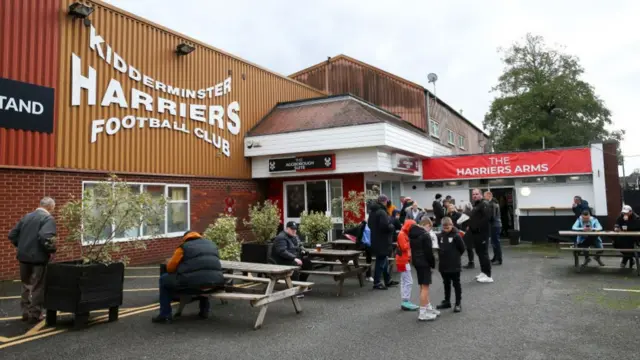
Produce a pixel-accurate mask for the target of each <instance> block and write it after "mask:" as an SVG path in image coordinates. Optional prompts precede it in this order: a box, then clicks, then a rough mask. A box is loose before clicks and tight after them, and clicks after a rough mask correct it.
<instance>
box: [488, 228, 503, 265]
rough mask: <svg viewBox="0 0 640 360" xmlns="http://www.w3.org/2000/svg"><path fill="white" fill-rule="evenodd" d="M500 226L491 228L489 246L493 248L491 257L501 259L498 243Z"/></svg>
mask: <svg viewBox="0 0 640 360" xmlns="http://www.w3.org/2000/svg"><path fill="white" fill-rule="evenodd" d="M500 230H501V229H500V226H494V227H492V228H491V247H492V248H493V259H494V260H497V261H502V246H501V245H500Z"/></svg>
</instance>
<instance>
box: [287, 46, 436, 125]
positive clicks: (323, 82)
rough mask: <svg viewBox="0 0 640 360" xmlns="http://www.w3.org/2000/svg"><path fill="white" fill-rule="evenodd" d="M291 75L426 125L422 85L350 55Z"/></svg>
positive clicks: (412, 122)
mask: <svg viewBox="0 0 640 360" xmlns="http://www.w3.org/2000/svg"><path fill="white" fill-rule="evenodd" d="M290 77H291V78H293V79H295V80H298V81H300V82H303V83H305V84H308V85H310V86H313V87H314V88H316V89H320V90H323V91H327V92H329V93H330V94H344V93H351V94H354V95H356V96H359V97H361V98H363V99H365V100H367V101H369V102H371V103H373V104H376V105H378V106H380V107H382V108H384V109H385V110H387V111H390V112H392V113H394V114H397V115H398V116H400V117H402V119H403V120H405V121H408V122H410V123H411V124H413V125H414V126H416V127H418V128H420V129H423V130H425V129H426V121H425V119H426V118H427V115H426V110H425V106H426V105H425V96H424V89H423V88H422V87H421V86H420V85H418V84H414V83H412V82H409V81H407V80H404V79H402V78H399V77H397V76H395V75H393V74H390V73H387V72H386V71H383V70H381V69H377V68H375V67H373V66H370V65H368V64H365V63H363V62H360V61H358V60H355V59H352V58H350V57H348V56H345V55H338V56H336V57H334V58H331V59H330V60H329V61H325V62H323V63H320V64H317V65H315V66H312V67H310V68H308V69H305V70H301V71H299V72H297V73H295V74H293V75H291V76H290ZM327 82H328V83H329V86H328V87H327Z"/></svg>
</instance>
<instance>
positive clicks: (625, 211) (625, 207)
mask: <svg viewBox="0 0 640 360" xmlns="http://www.w3.org/2000/svg"><path fill="white" fill-rule="evenodd" d="M630 212H633V209H632V208H631V206H629V205H625V206H623V207H622V213H623V214H628V213H630Z"/></svg>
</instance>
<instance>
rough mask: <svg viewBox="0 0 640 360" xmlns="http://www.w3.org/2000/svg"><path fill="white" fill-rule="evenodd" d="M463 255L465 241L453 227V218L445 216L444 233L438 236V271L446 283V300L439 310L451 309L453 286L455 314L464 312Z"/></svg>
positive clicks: (439, 306)
mask: <svg viewBox="0 0 640 360" xmlns="http://www.w3.org/2000/svg"><path fill="white" fill-rule="evenodd" d="M462 254H464V241H463V240H462V238H461V237H460V234H459V233H458V229H456V228H455V227H454V226H453V221H452V220H451V218H449V217H447V216H445V217H444V218H443V219H442V232H441V233H440V234H438V260H439V261H438V270H439V271H440V275H441V276H442V281H443V283H444V300H443V301H442V303H440V305H438V306H437V307H436V309H438V310H442V309H450V308H451V285H452V284H453V289H454V291H455V294H456V303H455V307H454V308H453V312H456V313H458V312H460V311H462V306H461V301H462V286H461V285H460V272H461V271H462V262H461V261H460V258H461V257H462Z"/></svg>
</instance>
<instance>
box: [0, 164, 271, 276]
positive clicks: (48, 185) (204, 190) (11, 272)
mask: <svg viewBox="0 0 640 360" xmlns="http://www.w3.org/2000/svg"><path fill="white" fill-rule="evenodd" d="M105 177H106V174H96V173H80V172H60V171H43V170H16V169H0V204H2V205H1V207H0V238H1V239H2V240H0V280H7V279H17V278H18V263H17V260H16V258H15V256H16V251H15V248H14V247H13V245H11V243H10V242H9V240H8V239H7V234H8V233H9V231H10V230H11V228H12V227H13V226H14V225H15V224H16V222H17V221H18V220H19V219H20V218H21V217H22V216H23V215H24V214H26V213H28V212H30V211H33V210H34V209H35V208H36V207H37V206H38V203H39V201H40V199H41V198H42V197H43V196H51V197H52V198H54V199H55V201H56V205H57V207H56V211H54V214H53V215H54V216H57V210H58V209H59V208H60V206H62V205H63V204H64V203H65V202H67V201H69V200H70V199H71V198H72V196H73V197H76V198H77V197H80V196H81V195H82V181H91V180H94V181H95V180H103V179H105ZM121 178H122V179H124V180H126V181H130V182H141V183H144V182H155V183H179V184H189V185H190V192H191V202H190V205H191V229H192V230H195V231H204V229H205V228H206V227H207V226H208V225H209V224H211V223H212V222H213V221H214V220H215V218H216V217H217V216H218V214H220V213H222V212H223V211H224V209H225V202H224V200H225V198H227V197H230V198H232V199H233V200H235V205H234V209H235V215H236V216H237V217H238V218H239V219H245V218H248V212H249V211H248V208H249V205H250V204H252V203H254V202H255V201H257V200H259V199H262V195H261V194H259V193H258V190H257V185H256V182H254V181H252V180H224V179H211V178H178V177H159V176H122V177H121ZM238 233H239V236H240V238H244V239H251V232H250V230H249V229H247V228H246V227H244V225H243V224H242V221H239V226H238ZM58 235H59V236H60V237H64V235H65V234H64V228H63V226H62V225H61V224H60V223H58ZM179 243H180V239H179V238H172V239H167V238H163V239H153V240H149V241H147V249H146V250H133V249H131V250H125V251H123V254H125V255H127V256H128V257H129V258H130V259H131V263H130V264H131V265H139V264H150V263H156V262H159V261H162V260H164V259H166V258H167V257H169V256H170V255H171V254H172V253H173V250H174V249H175V248H176V246H177V245H178V244H179ZM79 254H80V247H79V245H78V246H75V247H74V249H73V253H65V254H62V253H60V254H57V255H56V260H67V259H71V258H74V257H76V258H77V257H78V256H79Z"/></svg>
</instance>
